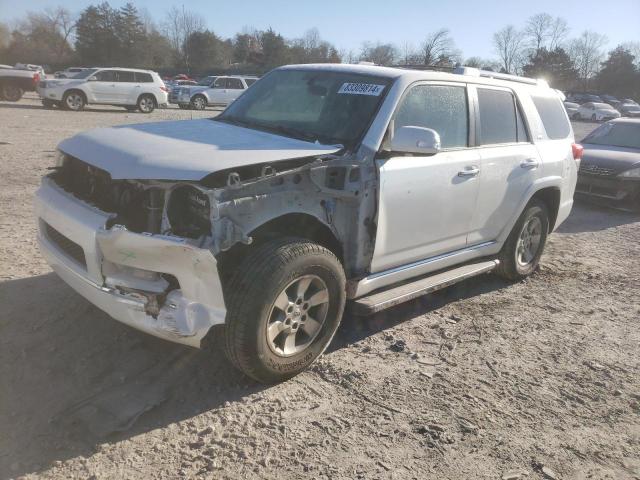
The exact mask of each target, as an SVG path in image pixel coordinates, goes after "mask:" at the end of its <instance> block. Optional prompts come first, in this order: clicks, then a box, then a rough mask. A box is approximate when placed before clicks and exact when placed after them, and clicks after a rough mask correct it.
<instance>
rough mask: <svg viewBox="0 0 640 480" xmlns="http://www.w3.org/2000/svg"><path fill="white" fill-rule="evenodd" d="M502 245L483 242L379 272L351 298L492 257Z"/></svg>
mask: <svg viewBox="0 0 640 480" xmlns="http://www.w3.org/2000/svg"><path fill="white" fill-rule="evenodd" d="M499 246H500V245H499V244H498V242H496V241H491V242H483V243H479V244H477V245H473V246H471V247H465V248H463V249H460V250H455V251H453V252H448V253H443V254H441V255H436V256H435V257H429V258H425V259H424V260H418V261H416V262H412V263H408V264H406V265H400V266H398V267H394V268H390V269H388V270H384V271H382V272H377V273H373V274H371V275H369V276H368V277H366V278H363V279H362V280H360V281H359V282H358V283H357V284H356V285H355V286H354V288H353V289H350V291H349V295H348V296H349V298H350V299H354V298H358V297H362V296H363V295H366V294H368V293H370V292H372V291H374V290H377V289H378V288H382V287H386V286H389V285H393V284H395V283H398V282H402V281H404V280H408V279H410V278H413V277H417V276H419V275H424V274H427V273H429V272H433V271H436V270H440V269H441V268H447V267H451V266H453V265H457V264H459V263H462V262H466V261H469V260H472V259H474V258H478V257H481V256H484V255H492V254H495V253H497V251H499V248H496V247H499Z"/></svg>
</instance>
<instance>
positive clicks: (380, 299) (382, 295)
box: [350, 260, 500, 316]
mask: <svg viewBox="0 0 640 480" xmlns="http://www.w3.org/2000/svg"><path fill="white" fill-rule="evenodd" d="M499 263H500V261H499V260H489V261H486V262H480V263H471V264H468V265H463V266H462V267H458V268H454V269H452V270H447V271H445V272H442V273H437V274H435V275H431V276H429V277H423V278H421V279H419V280H416V281H414V282H411V283H405V284H403V285H400V286H398V287H395V288H391V289H389V290H383V291H381V292H377V293H373V294H371V295H368V296H366V297H361V298H358V299H356V300H354V301H353V302H351V308H350V311H351V312H352V313H354V314H356V315H363V316H364V315H371V314H374V313H376V312H379V311H381V310H384V309H386V308H390V307H393V306H395V305H398V304H400V303H404V302H408V301H410V300H413V299H415V298H418V297H421V296H422V295H426V294H427V293H431V292H435V291H436V290H440V289H442V288H446V287H448V286H449V285H453V284H454V283H458V282H461V281H462V280H466V279H467V278H470V277H475V276H476V275H480V274H482V273H487V272H490V271H491V270H493V269H494V268H496V267H497V266H498V264H499Z"/></svg>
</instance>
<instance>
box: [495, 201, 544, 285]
mask: <svg viewBox="0 0 640 480" xmlns="http://www.w3.org/2000/svg"><path fill="white" fill-rule="evenodd" d="M548 234H549V212H548V210H547V206H546V205H545V204H544V202H541V201H539V200H536V199H534V200H532V201H531V202H529V204H528V205H527V207H526V208H525V210H524V212H523V213H522V215H521V216H520V218H519V219H518V221H517V222H516V224H515V226H514V227H513V230H511V233H510V234H509V238H507V241H506V242H505V244H504V246H503V247H502V251H501V252H500V255H499V257H498V258H499V260H500V265H498V268H497V269H496V273H497V274H498V275H500V276H502V277H504V278H507V279H509V280H521V279H523V278H525V277H528V276H529V275H531V274H532V273H533V272H534V271H535V270H536V268H538V264H539V263H540V257H541V256H542V252H543V251H544V246H545V244H546V242H547V236H548Z"/></svg>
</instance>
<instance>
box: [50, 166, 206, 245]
mask: <svg viewBox="0 0 640 480" xmlns="http://www.w3.org/2000/svg"><path fill="white" fill-rule="evenodd" d="M51 178H52V179H53V180H54V181H55V182H56V184H58V186H60V187H62V188H63V189H64V190H65V191H67V192H69V193H71V194H73V195H74V196H75V197H76V198H79V199H80V200H82V201H84V202H86V203H88V204H90V205H92V206H94V207H96V208H98V209H99V210H101V211H103V212H106V213H111V214H113V215H112V217H111V218H110V219H109V221H108V222H107V225H106V227H107V228H108V229H109V228H112V227H113V226H115V225H122V226H124V227H126V228H127V229H128V230H130V231H132V232H137V233H143V232H144V233H151V234H164V235H175V236H177V237H183V238H188V239H194V240H198V239H203V238H205V237H209V236H210V235H211V219H210V213H211V204H210V199H209V196H208V195H207V193H206V192H205V191H203V190H202V189H200V188H198V187H196V186H194V185H192V184H188V183H181V182H162V181H136V180H113V179H112V178H111V176H110V175H109V174H108V173H107V172H105V171H104V170H101V169H99V168H96V167H94V166H92V165H89V164H87V163H85V162H82V161H80V160H78V159H76V158H74V157H71V156H69V155H64V154H61V155H60V157H59V159H58V162H57V166H56V168H55V171H54V173H52V174H51Z"/></svg>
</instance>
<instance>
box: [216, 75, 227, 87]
mask: <svg viewBox="0 0 640 480" xmlns="http://www.w3.org/2000/svg"><path fill="white" fill-rule="evenodd" d="M213 88H227V78H226V77H218V78H216V81H215V82H213Z"/></svg>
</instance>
